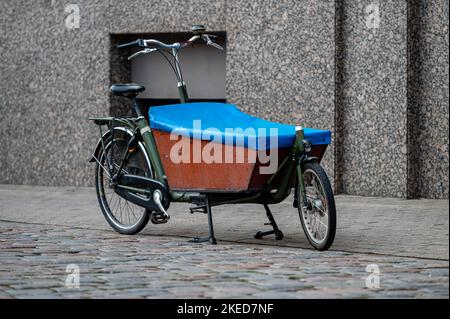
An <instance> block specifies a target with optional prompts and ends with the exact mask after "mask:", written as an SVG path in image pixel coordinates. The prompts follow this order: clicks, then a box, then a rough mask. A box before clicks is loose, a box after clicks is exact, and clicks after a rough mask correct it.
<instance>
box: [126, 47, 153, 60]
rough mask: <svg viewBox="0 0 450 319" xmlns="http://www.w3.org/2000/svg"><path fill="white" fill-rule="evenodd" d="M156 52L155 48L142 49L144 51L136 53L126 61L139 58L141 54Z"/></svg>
mask: <svg viewBox="0 0 450 319" xmlns="http://www.w3.org/2000/svg"><path fill="white" fill-rule="evenodd" d="M157 50H158V49H156V48H152V49H144V50H141V51H138V52H136V53H134V54H132V55H130V56H129V57H128V60H131V59H134V58H135V57H137V56H139V55H141V54H147V53H151V52H154V51H157Z"/></svg>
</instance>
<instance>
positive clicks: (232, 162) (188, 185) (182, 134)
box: [90, 25, 336, 250]
mask: <svg viewBox="0 0 450 319" xmlns="http://www.w3.org/2000/svg"><path fill="white" fill-rule="evenodd" d="M192 32H193V36H192V37H191V38H190V39H189V40H187V41H186V42H183V43H179V42H175V43H172V44H166V43H163V42H161V41H158V40H155V39H147V40H145V39H138V40H136V41H133V42H130V43H126V44H120V45H118V46H117V47H118V48H119V49H123V48H139V49H140V50H139V51H137V52H135V53H133V54H132V55H131V56H129V58H128V59H129V60H131V59H134V58H136V57H138V56H140V55H144V54H150V53H159V54H161V55H162V56H163V57H164V58H165V59H166V62H168V63H169V64H170V66H171V67H172V69H173V71H174V74H175V76H176V78H177V81H178V92H179V95H180V103H179V104H173V105H162V106H156V107H150V108H149V111H148V116H147V114H144V113H143V108H142V106H141V105H140V103H139V102H138V101H137V100H136V97H137V96H138V94H139V93H140V92H142V91H144V90H145V88H144V87H143V86H141V85H139V84H135V83H126V84H113V85H112V86H111V87H110V91H111V92H112V93H113V94H115V95H118V96H123V97H126V98H129V99H130V100H131V104H132V108H133V114H135V116H125V117H109V116H108V117H91V118H90V120H92V121H93V122H94V123H95V124H96V125H97V126H98V128H99V134H100V137H99V141H98V143H97V145H96V146H95V150H94V152H93V154H92V157H91V159H90V161H91V162H94V163H96V165H95V185H96V191H97V197H98V202H99V205H100V208H101V210H102V212H103V214H104V216H105V218H106V220H107V221H108V223H109V224H110V225H111V226H112V227H113V228H114V229H115V230H116V231H117V232H119V233H121V234H136V233H138V232H139V231H141V230H142V229H143V228H144V227H145V226H146V224H147V223H148V221H149V220H150V221H151V222H152V223H153V224H161V223H166V222H167V221H168V220H169V218H170V215H169V213H168V210H169V206H170V203H171V202H186V203H191V204H193V206H192V207H191V208H190V212H191V213H194V212H201V213H205V214H206V215H207V218H208V225H209V236H207V237H197V238H194V239H193V240H192V241H193V242H206V241H209V242H210V243H212V244H216V238H215V235H214V228H213V220H212V207H214V206H218V205H223V204H245V203H253V204H261V205H262V206H263V207H264V210H265V213H266V215H267V218H268V220H269V223H268V224H267V225H270V226H271V227H272V229H271V230H270V231H265V232H262V231H259V232H257V233H256V235H255V236H254V237H255V238H262V237H264V236H267V235H272V234H273V235H274V236H275V238H276V239H277V240H280V239H283V233H282V232H281V230H280V229H279V228H278V225H277V223H276V221H275V219H274V217H273V215H272V213H271V210H270V208H269V205H271V204H277V203H280V202H282V201H284V200H285V199H286V198H287V197H288V196H289V195H290V194H291V192H292V191H294V194H293V195H294V200H293V206H294V208H296V209H297V210H298V214H299V217H300V222H301V225H302V228H303V230H304V232H305V234H306V237H307V239H308V241H309V242H310V244H311V245H312V246H313V247H314V248H315V249H318V250H326V249H328V248H329V247H330V246H331V245H332V243H333V240H334V237H335V233H336V209H335V202H334V196H333V191H332V187H331V185H330V182H329V179H328V177H327V175H326V173H325V171H324V169H323V168H322V167H321V165H320V161H321V159H322V157H323V155H324V152H325V150H326V148H327V146H328V145H329V144H330V143H331V132H330V131H328V130H318V129H311V128H303V127H302V126H292V125H287V124H281V123H275V122H269V121H266V120H263V119H259V118H257V117H253V116H250V115H248V114H246V113H244V112H241V111H240V110H239V109H238V108H237V107H236V106H235V105H232V104H226V103H216V102H195V103H194V102H192V103H190V102H189V97H188V94H187V89H186V84H185V82H184V80H183V76H182V72H181V67H180V63H179V59H178V53H179V51H180V50H181V49H184V48H186V47H189V46H191V45H193V43H195V42H196V41H200V42H202V41H204V42H205V43H206V44H207V45H209V46H212V47H214V48H217V49H222V47H221V46H220V45H218V44H217V43H215V42H214V41H213V40H214V39H215V37H216V36H215V35H212V34H208V33H206V30H205V28H204V26H201V25H196V26H194V27H192Z"/></svg>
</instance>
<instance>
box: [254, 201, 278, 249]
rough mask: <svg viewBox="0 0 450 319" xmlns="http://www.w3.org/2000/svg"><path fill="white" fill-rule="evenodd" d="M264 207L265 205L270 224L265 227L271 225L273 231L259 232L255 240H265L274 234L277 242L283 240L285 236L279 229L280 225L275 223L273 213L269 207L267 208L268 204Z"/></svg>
mask: <svg viewBox="0 0 450 319" xmlns="http://www.w3.org/2000/svg"><path fill="white" fill-rule="evenodd" d="M263 205H264V209H265V210H266V215H267V218H268V219H269V223H267V224H265V225H270V226H272V228H273V230H269V231H265V232H263V231H259V232H257V233H256V234H255V238H256V239H261V238H263V237H264V236H267V235H272V234H274V235H275V239H276V240H281V239H283V238H284V235H283V233H282V232H281V230H280V229H279V228H278V225H277V223H276V222H275V218H273V215H272V212H271V211H270V208H269V206H267V204H263Z"/></svg>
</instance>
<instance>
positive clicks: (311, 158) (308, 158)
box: [300, 154, 320, 165]
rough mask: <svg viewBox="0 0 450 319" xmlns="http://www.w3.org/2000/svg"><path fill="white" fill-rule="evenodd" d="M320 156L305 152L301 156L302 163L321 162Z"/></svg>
mask: <svg viewBox="0 0 450 319" xmlns="http://www.w3.org/2000/svg"><path fill="white" fill-rule="evenodd" d="M319 161H320V160H319V158H318V157H315V156H309V155H307V154H304V155H303V156H302V157H301V158H300V165H303V164H305V163H311V162H319Z"/></svg>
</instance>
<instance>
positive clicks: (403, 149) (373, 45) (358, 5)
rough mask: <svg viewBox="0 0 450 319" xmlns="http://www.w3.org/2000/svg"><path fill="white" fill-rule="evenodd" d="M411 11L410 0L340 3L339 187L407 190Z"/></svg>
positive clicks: (399, 193)
mask: <svg viewBox="0 0 450 319" xmlns="http://www.w3.org/2000/svg"><path fill="white" fill-rule="evenodd" d="M371 4H376V5H378V8H379V9H378V12H379V21H378V22H377V21H374V19H376V18H373V19H371V17H370V14H371V13H373V10H372V11H371V10H368V9H367V8H368V5H371ZM369 8H370V7H369ZM366 10H368V12H366ZM407 10H408V6H407V3H406V1H394V0H393V1H388V0H385V1H379V2H378V1H372V0H364V1H350V0H349V1H340V2H339V8H338V10H337V12H338V17H337V19H338V20H337V22H338V25H337V30H338V34H337V40H338V41H337V45H338V48H339V51H338V52H339V55H338V57H337V60H336V63H337V65H338V69H339V72H340V73H339V74H338V76H339V77H338V79H339V82H338V85H337V93H338V101H337V108H338V109H337V117H338V120H337V127H338V137H337V148H338V149H339V152H338V163H337V165H338V167H337V172H338V178H337V187H338V191H339V192H343V193H349V194H356V195H367V194H369V195H371V196H395V197H406V195H407V150H408V147H407V118H406V110H407V81H406V79H407V54H406V53H407Z"/></svg>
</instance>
